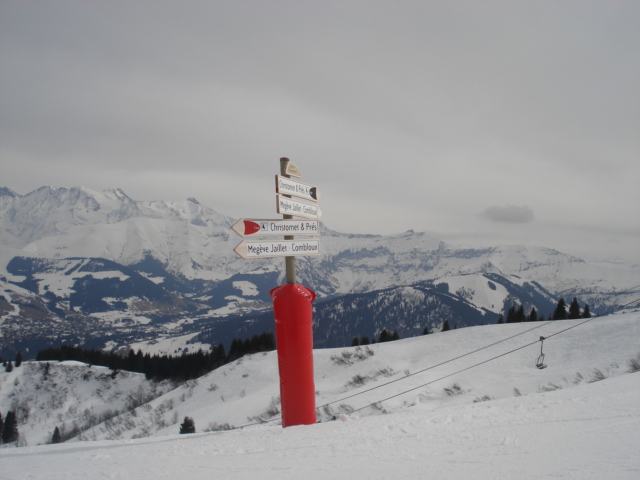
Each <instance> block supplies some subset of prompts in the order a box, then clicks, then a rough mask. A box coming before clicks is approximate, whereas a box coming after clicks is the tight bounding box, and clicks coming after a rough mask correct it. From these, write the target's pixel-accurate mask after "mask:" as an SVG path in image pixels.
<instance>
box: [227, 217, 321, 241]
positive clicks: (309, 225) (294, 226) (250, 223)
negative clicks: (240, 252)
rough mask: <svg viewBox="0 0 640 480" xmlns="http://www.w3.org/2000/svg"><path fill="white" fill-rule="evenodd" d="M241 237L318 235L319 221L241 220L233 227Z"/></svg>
mask: <svg viewBox="0 0 640 480" xmlns="http://www.w3.org/2000/svg"><path fill="white" fill-rule="evenodd" d="M231 228H232V229H233V231H234V232H236V233H237V234H238V235H240V236H241V237H260V236H262V235H318V234H319V233H320V227H319V222H318V221H317V220H257V219H246V218H241V219H240V220H238V221H237V222H236V223H235V224H234V225H233V227H231Z"/></svg>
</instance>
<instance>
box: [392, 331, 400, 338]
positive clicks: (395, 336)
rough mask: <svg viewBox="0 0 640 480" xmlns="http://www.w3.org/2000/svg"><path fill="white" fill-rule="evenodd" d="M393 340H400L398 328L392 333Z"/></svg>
mask: <svg viewBox="0 0 640 480" xmlns="http://www.w3.org/2000/svg"><path fill="white" fill-rule="evenodd" d="M391 340H400V335H398V330H395V329H394V330H393V334H392V335H391Z"/></svg>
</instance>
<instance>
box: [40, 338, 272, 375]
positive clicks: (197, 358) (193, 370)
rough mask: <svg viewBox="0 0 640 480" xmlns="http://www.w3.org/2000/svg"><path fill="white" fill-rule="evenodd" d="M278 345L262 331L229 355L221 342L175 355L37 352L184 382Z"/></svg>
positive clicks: (67, 349)
mask: <svg viewBox="0 0 640 480" xmlns="http://www.w3.org/2000/svg"><path fill="white" fill-rule="evenodd" d="M275 348H276V342H275V338H274V336H273V333H262V334H261V335H254V336H253V337H251V338H248V339H245V340H239V339H234V340H233V341H232V342H231V346H230V348H229V353H228V354H227V353H226V352H225V348H224V345H222V344H220V345H218V346H212V347H211V350H210V351H208V352H204V351H202V349H200V350H198V351H197V352H195V353H184V354H182V355H176V356H173V355H158V354H154V355H151V354H149V353H146V354H145V353H142V350H138V352H137V353H136V352H134V351H133V349H132V350H129V353H128V355H124V356H123V355H121V354H118V353H115V352H104V351H102V350H96V349H91V350H87V349H82V348H80V347H76V346H75V345H61V346H60V347H59V348H54V347H52V348H47V349H45V350H40V351H39V352H38V354H37V355H36V360H37V361H41V362H42V361H64V360H75V361H78V362H83V363H88V364H90V365H100V366H103V367H108V368H110V369H111V370H114V372H115V371H117V370H127V371H130V372H138V373H144V374H145V376H146V377H147V379H149V380H158V381H159V380H176V381H184V380H190V379H193V378H198V377H201V376H202V375H204V374H206V373H209V372H210V371H212V370H215V369H216V368H218V367H221V366H222V365H225V364H227V363H229V362H232V361H234V360H237V359H238V358H240V357H242V356H244V355H247V354H250V353H258V352H267V351H271V350H275Z"/></svg>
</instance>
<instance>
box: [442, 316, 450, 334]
mask: <svg viewBox="0 0 640 480" xmlns="http://www.w3.org/2000/svg"><path fill="white" fill-rule="evenodd" d="M448 330H451V326H450V325H449V319H447V320H445V321H444V323H443V324H442V330H441V332H446V331H448Z"/></svg>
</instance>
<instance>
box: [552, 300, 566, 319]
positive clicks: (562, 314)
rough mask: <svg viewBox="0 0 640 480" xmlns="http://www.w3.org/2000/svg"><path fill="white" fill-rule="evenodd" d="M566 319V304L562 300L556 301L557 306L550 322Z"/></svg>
mask: <svg viewBox="0 0 640 480" xmlns="http://www.w3.org/2000/svg"><path fill="white" fill-rule="evenodd" d="M566 319H567V304H566V302H565V301H564V298H561V299H560V300H558V305H557V306H556V309H555V310H554V311H553V316H552V317H551V320H566Z"/></svg>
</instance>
